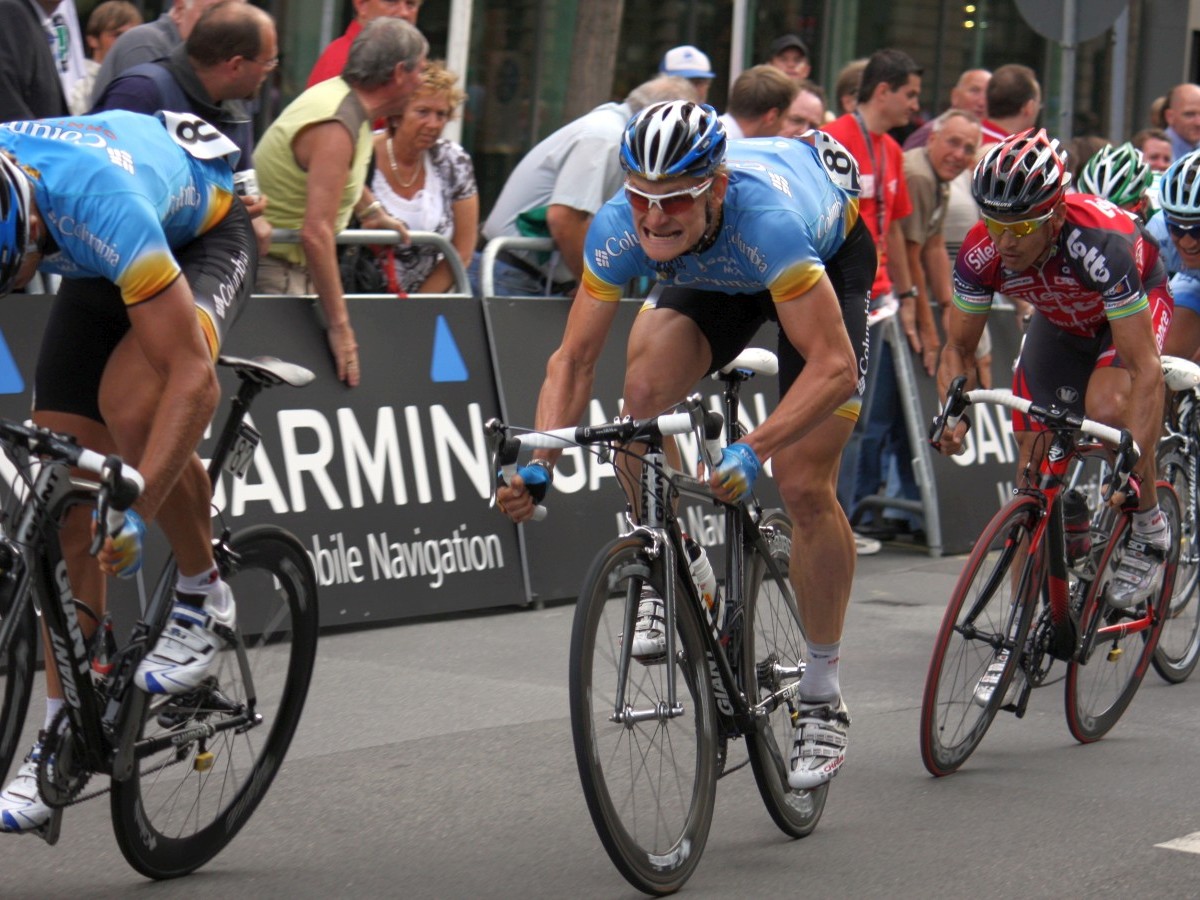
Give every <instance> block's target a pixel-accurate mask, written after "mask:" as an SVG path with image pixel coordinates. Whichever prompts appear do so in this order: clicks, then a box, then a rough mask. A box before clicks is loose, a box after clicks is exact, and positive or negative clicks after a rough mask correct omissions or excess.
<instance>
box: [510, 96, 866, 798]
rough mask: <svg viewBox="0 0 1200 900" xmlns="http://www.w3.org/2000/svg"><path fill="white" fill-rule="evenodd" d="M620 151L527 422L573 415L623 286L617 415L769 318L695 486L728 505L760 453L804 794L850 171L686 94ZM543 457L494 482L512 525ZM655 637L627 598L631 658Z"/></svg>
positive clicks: (846, 322)
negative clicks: (788, 551)
mask: <svg viewBox="0 0 1200 900" xmlns="http://www.w3.org/2000/svg"><path fill="white" fill-rule="evenodd" d="M620 153H621V162H622V165H623V167H624V168H625V171H626V181H625V187H624V190H622V191H621V193H619V194H618V195H617V196H615V197H614V198H613V199H611V200H609V201H608V203H607V204H606V205H605V206H604V207H603V208H602V209H601V210H600V212H599V213H598V214H597V216H596V218H595V220H594V221H593V223H592V225H591V227H590V229H589V230H588V235H587V240H586V244H585V253H584V274H583V281H582V284H581V286H580V289H579V292H578V293H577V294H576V297H575V300H574V302H573V304H572V306H571V312H570V316H569V318H568V321H567V327H566V333H565V334H564V336H563V341H562V345H561V346H560V347H559V349H558V350H557V351H555V353H554V354H553V356H551V358H550V360H549V363H548V365H547V370H546V380H545V382H544V384H543V385H542V389H541V394H540V396H539V399H538V410H537V426H538V427H539V428H554V427H558V426H567V425H570V424H573V423H575V422H578V421H579V419H580V417H581V416H582V415H583V412H584V409H585V407H586V405H587V403H588V400H589V398H590V397H591V391H592V383H593V376H594V368H595V365H596V360H597V358H598V356H599V354H600V351H601V349H602V347H603V344H604V342H605V339H606V338H607V335H608V331H609V329H610V327H611V325H612V321H613V317H614V315H615V314H616V303H615V301H616V300H617V299H618V298H619V297H620V295H621V287H622V285H624V284H625V283H627V282H628V281H629V280H630V279H631V278H635V277H639V276H651V277H653V278H655V279H656V280H657V284H656V286H655V288H654V290H653V291H652V292H651V294H650V297H649V298H648V299H647V301H646V303H645V305H644V307H643V309H642V311H641V312H640V314H639V315H638V317H637V321H636V323H635V324H634V327H633V331H632V332H631V334H630V337H629V347H628V363H627V368H626V374H625V391H624V397H625V409H624V412H625V413H626V414H628V415H632V416H636V417H643V416H651V415H655V414H657V413H658V412H660V411H662V410H663V409H665V408H667V407H669V406H670V405H671V404H673V403H675V402H678V401H679V400H680V399H682V398H683V397H684V396H685V394H686V393H687V391H688V390H689V389H690V388H691V387H692V386H693V385H694V384H695V383H696V382H697V381H698V380H699V379H700V378H701V377H702V376H704V374H705V373H707V372H712V371H715V370H716V369H718V368H720V367H721V366H724V365H725V364H726V363H728V362H729V361H730V360H732V359H733V358H734V357H735V356H736V355H737V354H738V353H739V352H740V351H741V350H742V349H743V348H744V347H745V346H746V344H747V343H748V342H749V341H750V339H751V338H752V337H753V336H754V334H755V332H756V331H757V330H758V328H759V326H760V325H761V324H762V323H763V322H765V321H767V320H775V321H777V322H778V323H779V329H780V334H779V356H780V373H779V379H780V384H779V388H780V391H779V393H780V402H779V406H778V408H777V409H776V410H775V411H774V412H772V413H771V415H770V416H768V417H767V419H766V420H765V421H764V422H763V423H762V424H761V425H760V426H759V427H758V428H756V429H755V430H754V431H753V432H752V433H750V434H749V435H747V437H746V438H745V440H744V441H742V442H739V443H737V444H734V445H733V446H731V447H729V448H727V449H726V450H725V451H724V455H723V459H722V461H721V464H720V466H719V467H718V468H717V469H716V471H715V472H713V473H712V478H711V483H712V485H713V486H714V487H715V488H717V489H718V490H719V491H720V492H721V493H722V495H723V496H724V497H725V498H727V499H729V500H735V499H737V498H740V497H741V496H743V495H744V494H745V493H747V492H748V491H749V489H750V487H751V486H752V485H753V483H754V480H755V477H756V476H757V474H758V472H759V469H760V468H761V466H762V464H763V463H765V462H767V461H768V460H771V461H772V462H773V465H774V474H775V477H776V479H777V481H778V484H779V490H780V493H781V494H782V496H783V499H784V503H785V504H786V506H787V509H788V512H789V513H790V515H791V517H792V519H793V520H794V527H795V534H796V540H795V542H794V543H793V547H795V548H796V550H797V552H796V554H795V556H794V557H793V559H792V565H791V570H790V574H791V579H792V582H793V585H794V587H795V590H796V596H797V602H798V606H799V611H800V615H801V617H802V619H803V624H804V629H805V633H806V635H807V638H808V641H809V654H810V656H809V665H808V668H807V669H806V670H805V673H804V676H803V679H802V680H801V682H800V694H801V699H802V701H803V706H802V714H801V716H800V719H799V721H798V723H797V724H798V728H797V732H796V741H795V745H794V747H793V752H792V771H791V773H790V776H789V780H790V783H791V784H792V786H793V787H795V788H797V789H807V788H812V787H815V786H817V785H819V784H821V783H823V782H825V781H827V780H828V779H829V778H832V777H833V776H834V775H835V774H836V773H837V771H838V769H839V768H840V766H841V765H842V762H843V761H844V759H845V752H846V733H847V728H848V725H849V722H850V719H849V716H848V714H847V712H846V705H845V703H844V702H843V700H842V696H841V687H840V684H839V680H838V661H839V656H840V649H839V645H840V642H841V637H842V627H843V623H844V620H845V612H846V607H847V604H848V602H849V598H850V584H851V580H852V578H853V574H854V562H855V552H854V536H853V533H852V532H851V530H850V524H849V522H848V521H847V520H846V516H845V514H844V513H843V512H842V509H841V507H840V506H839V504H838V502H837V491H836V487H837V472H838V465H839V462H840V460H841V454H842V450H843V448H844V447H845V445H846V442H847V440H848V439H849V437H850V433H851V431H852V430H853V428H854V423H855V421H856V419H857V417H858V413H859V409H860V406H861V399H862V397H861V391H862V386H863V382H864V373H865V371H866V362H867V328H866V315H867V295H868V291H869V290H870V286H871V282H872V280H873V279H874V277H875V265H876V255H875V246H874V244H873V242H872V240H871V237H870V233H869V232H868V231H867V228H866V226H865V224H864V223H863V222H862V221H860V219H859V216H858V199H857V197H858V174H857V166H856V165H855V164H854V160H853V158H852V157H851V156H850V154H849V153H847V152H846V150H845V149H844V148H843V147H842V146H841V145H840V144H838V143H837V142H836V141H835V140H833V139H832V138H830V137H829V136H827V135H824V134H821V133H819V132H809V133H808V134H806V135H805V136H804V137H803V138H802V139H801V140H787V139H774V138H762V139H753V140H745V141H733V142H727V141H726V138H725V133H724V130H723V128H722V126H721V124H720V122H719V121H718V119H717V115H716V112H715V110H713V109H712V108H711V107H709V106H705V105H699V104H695V103H691V102H686V101H675V102H671V103H660V104H656V105H654V106H650V107H647V108H646V109H645V110H642V111H641V112H640V113H639V114H638V115H636V116H634V117H633V118H632V119H631V120H630V122H629V124H628V126H627V128H626V131H625V135H624V137H623V139H622V144H621V151H620ZM556 457H557V454H555V453H552V452H544V453H539V454H538V455H537V458H536V459H535V460H534V462H533V463H532V464H531V465H528V466H524V467H522V468H521V470H520V473H519V477H518V478H514V479H513V483H512V484H511V485H510V486H508V487H507V488H503V489H501V491H500V493H499V500H500V501H501V503H502V505H503V508H504V510H505V511H506V512H507V514H508V515H509V516H510V517H511V518H512V519H513V520H514V521H517V522H521V521H524V520H526V519H528V518H529V517H530V516H532V514H533V507H534V505H535V503H536V502H538V501H539V500H540V499H541V498H542V497H543V496H544V495H545V491H546V489H547V488H548V487H549V484H550V480H551V478H550V476H551V472H552V470H553V461H554V459H555V458H556ZM801 547H802V548H803V552H799V548H801ZM662 641H663V630H662V603H661V601H660V600H659V599H658V598H656V597H649V598H646V599H643V601H642V604H641V607H640V608H639V615H638V623H637V634H636V635H635V638H634V642H633V648H634V653H635V654H638V653H639V652H640V651H639V647H647V648H652V647H654V646H655V644H656V643H661V642H662ZM646 655H647V656H649V655H651V654H649V653H648V654H646Z"/></svg>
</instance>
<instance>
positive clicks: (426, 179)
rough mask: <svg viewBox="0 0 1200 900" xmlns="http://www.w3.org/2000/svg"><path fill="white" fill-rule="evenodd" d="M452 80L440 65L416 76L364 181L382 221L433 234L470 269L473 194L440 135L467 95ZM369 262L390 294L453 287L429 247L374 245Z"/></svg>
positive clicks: (459, 153)
mask: <svg viewBox="0 0 1200 900" xmlns="http://www.w3.org/2000/svg"><path fill="white" fill-rule="evenodd" d="M457 80H458V76H457V75H456V74H455V73H453V72H451V71H449V70H448V69H446V67H445V66H444V65H443V64H442V63H440V62H431V63H430V64H429V65H427V66H426V67H425V71H424V72H423V73H422V74H421V86H420V87H419V88H417V90H416V92H415V93H414V94H413V95H412V97H411V98H410V99H409V101H408V105H407V106H406V107H405V108H404V112H403V113H402V114H401V115H399V116H392V117H391V118H390V119H389V120H388V125H387V129H386V131H383V132H380V133H379V134H376V135H375V156H374V158H373V161H372V170H373V171H372V172H371V175H370V176H369V177H368V179H367V182H368V184H369V185H370V187H371V192H372V193H373V194H374V195H375V198H376V199H377V200H378V201H379V202H380V203H382V204H383V208H384V210H386V211H387V213H388V215H390V216H392V217H394V218H396V219H399V220H400V221H402V222H404V224H405V225H406V226H407V227H408V228H409V229H411V230H413V231H434V232H437V233H438V234H440V235H442V236H443V237H445V238H446V239H447V240H449V241H450V242H451V243H452V244H453V245H454V249H455V250H456V251H458V256H459V258H460V259H461V260H462V263H463V266H464V267H467V266H470V265H471V257H472V256H473V255H474V253H475V244H476V242H477V241H478V239H479V189H478V187H477V186H476V184H475V168H474V166H473V165H472V164H471V157H470V156H468V155H467V151H466V150H464V149H463V148H462V146H461V145H459V144H456V143H455V142H454V141H450V140H446V139H445V138H443V137H442V131H443V129H444V128H445V127H446V123H447V122H449V121H450V119H452V118H453V117H454V114H455V111H456V110H457V109H458V107H459V106H460V105H462V102H463V100H464V99H465V97H466V94H465V93H464V92H463V90H462V89H461V88H460V87H458V85H457V84H455V82H456V81H457ZM375 253H376V263H377V264H378V265H379V269H380V271H381V272H382V273H383V276H384V278H385V279H386V280H387V282H388V289H389V290H390V291H392V292H393V293H396V294H442V293H447V292H449V291H451V290H453V289H454V286H455V283H454V273H453V271H452V270H451V268H450V264H449V263H448V262H447V261H446V260H445V258H444V257H443V256H442V254H441V253H440V252H439V251H438V249H437V248H436V247H432V246H428V245H426V246H409V247H397V246H389V247H378V248H376V249H375Z"/></svg>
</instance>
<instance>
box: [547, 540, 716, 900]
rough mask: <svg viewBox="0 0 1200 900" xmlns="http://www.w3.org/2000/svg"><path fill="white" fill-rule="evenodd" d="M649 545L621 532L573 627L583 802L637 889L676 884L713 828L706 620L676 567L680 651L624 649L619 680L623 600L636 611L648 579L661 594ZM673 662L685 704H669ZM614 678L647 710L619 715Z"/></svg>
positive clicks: (575, 729) (662, 890)
mask: <svg viewBox="0 0 1200 900" xmlns="http://www.w3.org/2000/svg"><path fill="white" fill-rule="evenodd" d="M645 550H646V547H645V544H644V543H643V542H642V541H641V540H639V539H637V538H621V539H618V540H616V541H614V542H613V543H611V544H609V545H608V547H606V548H605V549H604V550H603V551H601V553H600V555H599V556H598V557H597V558H596V560H595V562H593V563H592V567H591V570H590V571H589V572H588V575H587V578H586V579H585V581H584V584H583V588H582V589H581V591H580V595H579V600H578V605H577V606H576V609H575V622H574V626H573V630H572V634H571V678H570V698H571V732H572V735H573V737H574V740H575V759H576V761H577V763H578V764H579V777H580V780H581V781H582V783H583V793H584V797H585V798H586V799H587V805H588V810H589V811H590V812H591V815H592V822H593V824H594V825H595V826H596V832H597V833H598V834H599V836H600V840H601V842H602V843H603V844H604V849H605V850H607V851H608V855H609V857H610V858H611V859H612V861H613V864H614V865H616V867H617V869H618V870H619V871H620V872H621V874H622V875H623V876H625V878H626V879H627V880H628V881H629V883H630V884H632V885H633V886H634V887H636V888H638V889H639V890H642V891H646V892H647V893H651V894H669V893H672V892H673V891H676V890H678V889H679V888H680V887H681V886H682V885H683V883H684V882H685V881H687V879H688V877H689V876H690V875H691V874H692V872H693V871H694V870H695V868H696V865H697V864H698V863H699V861H700V856H701V854H702V853H703V851H704V845H705V842H706V841H707V840H708V829H709V825H710V824H711V822H712V814H713V802H714V797H715V793H716V783H717V769H716V763H717V738H716V719H715V715H716V712H715V705H714V701H713V692H712V683H711V682H710V681H709V677H708V669H707V666H706V663H705V644H704V640H703V636H702V634H701V632H700V623H699V620H698V618H697V615H696V612H695V610H694V609H693V608H692V606H691V604H689V602H688V595H687V594H685V593H684V586H683V585H682V584H681V583H679V578H678V577H677V575H676V573H671V577H675V581H676V587H675V595H676V597H678V598H679V601H678V605H677V610H676V621H675V623H674V629H675V655H674V658H673V659H670V660H664V661H661V662H658V663H648V664H643V663H641V662H638V661H637V660H634V659H627V666H628V670H627V672H626V673H625V676H624V679H623V680H621V672H620V667H621V664H622V652H621V651H622V641H623V635H625V634H626V633H631V631H632V624H631V623H632V621H633V619H632V617H630V618H629V619H628V621H629V623H630V625H629V627H628V629H627V625H626V622H627V617H626V612H627V610H631V612H632V613H636V611H637V606H638V601H639V598H640V596H641V589H642V585H643V584H644V583H649V584H650V585H651V586H653V588H654V589H655V590H656V591H658V592H660V593H659V596H663V594H662V591H663V587H664V577H665V573H664V569H663V566H662V562H661V560H655V561H653V562H652V561H651V560H650V559H649V558H648V557H647V556H646V552H645ZM668 664H669V665H670V666H671V667H674V670H675V676H676V684H677V689H678V696H677V698H676V699H677V701H678V702H679V704H680V705H681V706H682V715H679V716H669V715H668V714H667V710H668V697H667V673H668ZM618 683H620V684H621V685H622V686H623V688H624V711H626V712H629V711H636V712H637V713H641V714H643V715H642V717H641V718H638V719H636V720H633V721H625V722H616V721H613V719H614V714H615V712H616V702H617V699H616V698H617V686H618Z"/></svg>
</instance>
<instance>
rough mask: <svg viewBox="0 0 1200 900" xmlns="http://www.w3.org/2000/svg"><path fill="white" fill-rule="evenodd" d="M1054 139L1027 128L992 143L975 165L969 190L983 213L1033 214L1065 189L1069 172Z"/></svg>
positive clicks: (1042, 211)
mask: <svg viewBox="0 0 1200 900" xmlns="http://www.w3.org/2000/svg"><path fill="white" fill-rule="evenodd" d="M1063 157H1064V154H1063V153H1062V151H1060V150H1059V146H1058V141H1056V140H1052V139H1051V138H1050V137H1049V136H1048V135H1047V134H1046V131H1045V129H1043V128H1038V129H1033V128H1030V129H1029V130H1028V131H1022V132H1020V133H1019V134H1014V135H1010V136H1009V137H1006V138H1005V139H1004V140H1002V141H1001V142H1000V143H998V144H996V145H994V146H993V147H992V148H991V149H989V150H988V152H987V153H986V154H984V157H983V159H981V160H980V161H979V164H978V165H977V166H975V174H974V177H973V178H972V179H971V194H972V195H973V196H974V197H975V202H976V203H978V204H979V208H980V210H981V211H982V212H983V213H984V215H994V216H1022V217H1025V218H1029V219H1032V218H1036V217H1038V216H1042V215H1045V214H1046V213H1048V212H1050V210H1051V209H1053V208H1054V204H1056V203H1057V202H1058V201H1059V200H1060V199H1061V198H1062V196H1063V194H1064V193H1066V190H1067V184H1068V183H1070V181H1071V174H1070V173H1069V172H1068V171H1067V167H1066V163H1065V162H1064V158H1063Z"/></svg>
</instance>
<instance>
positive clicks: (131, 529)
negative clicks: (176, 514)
mask: <svg viewBox="0 0 1200 900" xmlns="http://www.w3.org/2000/svg"><path fill="white" fill-rule="evenodd" d="M92 518H93V519H94V518H96V513H95V512H94V511H93V512H92ZM109 537H111V538H112V542H113V550H114V551H115V552H116V553H117V554H118V555H119V557H120V561H119V562H118V563H117V565H116V566H115V570H116V575H117V577H118V578H132V577H133V576H134V575H136V574H137V573H138V571H139V570H140V569H141V568H142V543H143V542H144V540H145V537H146V523H145V522H143V521H142V517H141V516H139V515H138V514H137V513H135V512H134V511H133V510H132V509H127V510H125V522H124V524H123V525H121V529H120V530H119V531H117V532H116V533H115V534H110V535H109Z"/></svg>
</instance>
